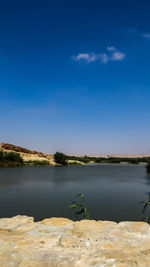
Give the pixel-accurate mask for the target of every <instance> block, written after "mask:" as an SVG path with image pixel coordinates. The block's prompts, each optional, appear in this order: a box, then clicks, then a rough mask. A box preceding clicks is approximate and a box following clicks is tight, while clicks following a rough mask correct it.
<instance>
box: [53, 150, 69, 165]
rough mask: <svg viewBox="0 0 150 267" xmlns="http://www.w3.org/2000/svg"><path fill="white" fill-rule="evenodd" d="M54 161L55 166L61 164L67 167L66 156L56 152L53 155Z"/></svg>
mask: <svg viewBox="0 0 150 267" xmlns="http://www.w3.org/2000/svg"><path fill="white" fill-rule="evenodd" d="M54 161H55V162H56V163H57V164H61V165H67V158H66V155H65V154H63V153H60V152H56V153H55V154H54Z"/></svg>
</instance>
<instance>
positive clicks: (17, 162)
mask: <svg viewBox="0 0 150 267" xmlns="http://www.w3.org/2000/svg"><path fill="white" fill-rule="evenodd" d="M21 165H23V159H22V157H21V156H20V154H19V153H16V152H4V151H3V150H0V166H1V167H3V166H21Z"/></svg>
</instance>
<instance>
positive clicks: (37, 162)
mask: <svg viewBox="0 0 150 267" xmlns="http://www.w3.org/2000/svg"><path fill="white" fill-rule="evenodd" d="M25 163H26V164H27V165H37V166H46V165H50V163H49V161H48V160H28V161H25Z"/></svg>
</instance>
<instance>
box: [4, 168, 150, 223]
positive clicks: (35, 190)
mask: <svg viewBox="0 0 150 267" xmlns="http://www.w3.org/2000/svg"><path fill="white" fill-rule="evenodd" d="M80 192H83V193H84V194H85V198H86V203H87V208H88V211H89V213H90V218H91V219H92V218H93V219H99V220H100V219H103V220H114V221H122V220H141V207H140V206H139V205H138V203H139V202H141V201H142V200H146V199H147V198H148V193H149V192H150V176H148V175H147V174H146V168H145V166H144V165H123V164H122V165H119V164H99V165H87V166H68V167H51V166H42V167H20V168H1V169H0V217H11V216H14V215H17V214H26V215H30V216H34V217H35V220H41V219H43V218H45V217H52V216H59V217H60V216H62V217H69V218H71V213H70V211H69V210H68V209H67V207H68V205H69V204H71V202H72V201H73V200H74V199H75V198H74V197H75V195H77V194H78V193H80Z"/></svg>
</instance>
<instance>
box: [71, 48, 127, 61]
mask: <svg viewBox="0 0 150 267" xmlns="http://www.w3.org/2000/svg"><path fill="white" fill-rule="evenodd" d="M106 50H107V53H102V54H98V53H79V54H78V55H77V56H73V57H72V58H71V59H72V60H73V61H78V62H80V61H82V62H86V63H91V62H95V61H100V62H102V63H103V64H106V63H108V62H109V61H121V60H123V59H124V58H125V56H126V55H125V54H124V53H122V52H121V51H118V50H117V49H116V47H114V46H107V47H106Z"/></svg>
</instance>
